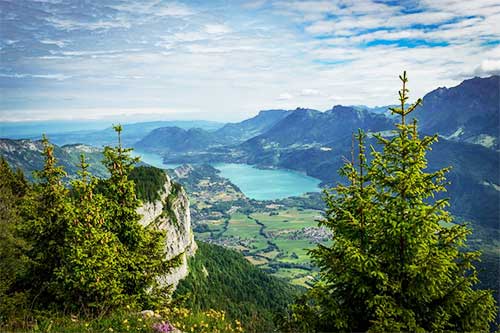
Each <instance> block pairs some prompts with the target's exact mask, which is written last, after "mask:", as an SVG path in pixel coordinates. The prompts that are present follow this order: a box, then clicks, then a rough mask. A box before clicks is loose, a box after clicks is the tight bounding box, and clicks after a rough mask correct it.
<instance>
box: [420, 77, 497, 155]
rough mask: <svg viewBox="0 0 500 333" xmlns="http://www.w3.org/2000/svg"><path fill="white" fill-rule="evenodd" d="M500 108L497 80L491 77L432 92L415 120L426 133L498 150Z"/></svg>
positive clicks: (466, 81) (474, 79)
mask: <svg viewBox="0 0 500 333" xmlns="http://www.w3.org/2000/svg"><path fill="white" fill-rule="evenodd" d="M499 108H500V76H498V75H494V76H491V77H488V78H478V77H475V78H473V79H469V80H465V81H463V82H462V83H460V84H459V85H458V86H456V87H452V88H444V87H442V88H438V89H435V90H433V91H431V92H430V93H428V94H427V95H425V96H424V98H423V106H422V108H420V109H417V110H416V111H415V116H416V117H417V118H418V119H419V120H420V123H421V126H422V130H423V131H424V132H426V133H439V134H440V135H441V136H443V137H447V138H449V139H451V140H454V141H459V142H469V143H476V144H481V145H484V146H485V147H488V148H495V149H497V148H498V124H499V119H500V118H499V117H500V112H499Z"/></svg>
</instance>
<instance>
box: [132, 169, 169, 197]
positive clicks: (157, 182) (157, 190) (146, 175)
mask: <svg viewBox="0 0 500 333" xmlns="http://www.w3.org/2000/svg"><path fill="white" fill-rule="evenodd" d="M130 179H131V180H133V181H134V183H135V193H136V195H137V198H138V199H139V200H141V201H144V202H155V201H156V200H159V199H160V194H161V193H162V191H163V186H164V185H165V182H166V181H167V175H166V174H165V171H163V170H161V169H158V168H154V167H148V166H139V167H136V168H134V169H133V170H132V172H131V173H130Z"/></svg>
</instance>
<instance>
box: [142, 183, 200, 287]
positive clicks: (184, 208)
mask: <svg viewBox="0 0 500 333" xmlns="http://www.w3.org/2000/svg"><path fill="white" fill-rule="evenodd" d="M161 192H162V193H161V196H160V200H157V201H155V202H147V203H144V204H143V205H142V206H141V207H139V209H138V210H137V212H138V213H139V214H141V215H142V219H141V221H140V223H141V224H142V225H143V226H149V225H154V226H155V227H157V228H159V229H161V230H164V231H165V232H166V237H165V252H166V257H167V259H175V262H176V264H175V265H174V267H173V268H172V269H171V272H170V273H169V274H167V275H165V276H163V277H162V278H161V281H160V282H161V283H162V284H164V285H172V286H173V288H174V289H175V288H176V286H177V284H178V283H179V281H180V280H182V279H183V278H185V277H186V276H187V275H188V273H189V271H188V265H187V259H188V257H191V256H193V255H194V254H195V252H196V249H197V245H196V242H195V241H194V235H193V231H192V229H191V215H190V211H189V199H188V196H187V194H186V192H185V191H184V189H183V188H182V186H180V185H179V184H176V183H173V182H172V181H171V180H170V177H168V175H167V181H166V182H165V185H164V187H163V189H162V191H161Z"/></svg>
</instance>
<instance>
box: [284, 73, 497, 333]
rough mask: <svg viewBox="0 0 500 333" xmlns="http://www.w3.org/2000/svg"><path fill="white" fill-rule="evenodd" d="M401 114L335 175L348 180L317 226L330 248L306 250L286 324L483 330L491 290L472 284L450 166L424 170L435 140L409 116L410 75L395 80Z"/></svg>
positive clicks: (331, 196) (472, 257) (491, 313)
mask: <svg viewBox="0 0 500 333" xmlns="http://www.w3.org/2000/svg"><path fill="white" fill-rule="evenodd" d="M400 79H401V81H402V85H403V88H402V90H400V92H399V101H400V106H399V107H397V108H392V109H391V111H392V112H393V113H395V114H398V115H399V116H400V123H399V124H397V126H396V130H395V131H394V133H393V136H392V137H390V138H385V137H383V136H381V135H375V138H376V140H377V143H378V144H379V145H380V146H381V147H382V151H381V152H379V151H376V150H375V149H373V148H372V149H371V155H372V157H371V158H372V160H371V162H369V163H368V162H367V158H366V156H365V153H364V151H365V144H364V135H363V134H362V133H361V132H360V133H359V134H358V142H359V145H358V146H359V148H358V150H359V158H358V162H357V164H358V165H357V167H355V163H353V161H351V162H348V163H346V165H345V166H344V168H343V169H342V170H341V174H343V175H344V176H347V178H348V180H349V184H348V185H338V186H337V187H336V188H334V189H333V190H332V191H330V192H327V195H326V204H327V207H328V209H327V211H326V216H325V220H324V221H323V222H321V224H322V225H324V226H326V227H328V228H329V229H330V230H331V231H332V234H333V239H332V243H331V245H319V246H318V247H317V248H316V249H314V250H312V251H311V254H312V258H313V261H314V262H315V263H316V264H317V265H318V266H319V268H320V278H319V281H318V282H317V283H316V285H315V286H314V287H313V288H312V289H311V290H310V291H309V292H308V293H307V294H306V296H305V297H304V298H303V299H301V300H300V301H299V302H298V303H297V304H295V305H294V307H293V313H292V317H291V319H290V322H289V325H290V327H291V328H292V329H294V328H295V329H300V330H312V331H316V330H319V331H346V332H347V331H355V332H358V331H359V332H361V331H369V332H399V331H411V332H426V331H448V330H450V331H462V332H471V331H488V329H489V323H491V322H492V321H493V320H494V317H495V313H496V307H495V302H494V299H493V297H492V293H491V291H487V290H474V289H473V286H474V285H475V284H476V283H477V282H478V278H477V272H476V270H475V268H474V266H473V262H474V261H476V260H478V259H479V253H478V252H472V251H468V250H467V248H466V247H465V240H466V236H467V235H468V234H470V230H469V229H468V228H467V227H466V226H465V225H459V224H455V223H453V219H452V217H451V215H450V214H449V213H448V212H447V211H446V207H447V206H448V200H446V199H440V200H436V199H435V195H436V194H437V193H439V192H442V191H445V185H446V178H445V174H446V172H447V171H448V169H442V170H438V171H435V172H428V170H427V169H426V168H427V161H426V158H425V155H426V152H427V151H428V150H430V149H431V144H432V143H433V142H435V141H436V140H437V136H431V137H429V136H426V137H424V138H422V139H421V138H420V137H419V134H418V127H417V122H416V121H413V122H412V123H410V124H408V122H407V116H408V115H409V114H410V113H411V112H412V111H414V110H415V109H416V108H417V107H418V106H419V105H420V104H421V100H420V99H419V100H417V102H416V103H414V104H411V105H410V106H408V107H407V106H406V105H407V102H408V95H407V94H408V89H407V87H406V85H407V82H408V79H407V77H406V72H405V73H404V74H403V75H402V76H400Z"/></svg>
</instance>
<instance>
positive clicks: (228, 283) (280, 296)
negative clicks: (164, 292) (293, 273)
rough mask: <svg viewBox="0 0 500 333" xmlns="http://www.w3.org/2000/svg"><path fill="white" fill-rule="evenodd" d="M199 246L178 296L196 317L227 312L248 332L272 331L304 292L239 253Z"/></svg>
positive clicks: (178, 290) (217, 247)
mask: <svg viewBox="0 0 500 333" xmlns="http://www.w3.org/2000/svg"><path fill="white" fill-rule="evenodd" d="M198 246H199V248H198V251H197V252H196V256H195V257H193V258H191V259H190V260H189V270H190V273H189V275H188V277H186V278H185V279H184V280H182V281H181V282H180V283H179V285H178V287H177V290H176V292H175V294H174V296H175V297H176V298H181V299H182V298H183V299H185V301H184V303H185V306H186V307H188V308H190V309H191V311H192V312H194V313H197V312H199V311H203V310H209V309H216V310H224V311H225V312H226V313H227V315H228V317H229V318H231V319H239V320H241V321H242V323H243V326H244V327H245V329H246V330H248V331H257V332H267V331H271V330H272V329H273V328H274V326H273V314H274V313H278V312H281V311H283V310H284V309H285V308H286V306H287V305H288V304H289V303H290V302H291V301H292V300H293V298H294V297H295V296H296V295H298V292H299V291H300V290H301V288H299V287H296V286H292V285H289V284H287V283H286V282H284V281H282V280H279V279H277V278H275V277H271V276H270V275H268V274H265V273H264V272H263V271H262V270H260V269H259V268H257V267H255V266H253V265H252V264H250V263H249V262H248V261H247V260H246V259H245V258H244V257H243V256H242V255H241V254H240V253H238V252H235V251H232V250H228V249H225V248H223V247H220V246H217V245H211V244H208V243H203V242H198Z"/></svg>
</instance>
